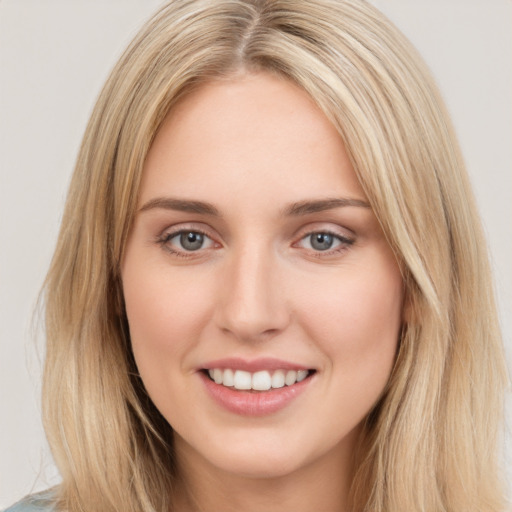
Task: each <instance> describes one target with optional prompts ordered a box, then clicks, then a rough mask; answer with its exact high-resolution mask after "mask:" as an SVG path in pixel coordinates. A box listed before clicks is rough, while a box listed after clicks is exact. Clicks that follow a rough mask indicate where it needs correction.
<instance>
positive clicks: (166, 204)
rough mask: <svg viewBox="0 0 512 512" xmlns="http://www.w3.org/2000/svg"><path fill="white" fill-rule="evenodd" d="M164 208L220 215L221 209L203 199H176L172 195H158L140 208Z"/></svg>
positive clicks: (142, 209)
mask: <svg viewBox="0 0 512 512" xmlns="http://www.w3.org/2000/svg"><path fill="white" fill-rule="evenodd" d="M153 208H162V209H164V210H177V211H180V212H189V213H200V214H203V215H214V216H216V217H220V213H219V210H217V208H215V206H213V204H210V203H205V202H203V201H191V200H188V199H175V198H172V197H156V198H155V199H151V200H149V201H148V202H147V203H144V205H143V206H142V207H141V208H140V209H139V212H145V211H147V210H152V209H153Z"/></svg>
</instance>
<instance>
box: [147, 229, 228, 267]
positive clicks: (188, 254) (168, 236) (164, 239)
mask: <svg viewBox="0 0 512 512" xmlns="http://www.w3.org/2000/svg"><path fill="white" fill-rule="evenodd" d="M183 233H199V234H201V235H203V236H204V237H205V238H208V239H209V240H210V241H211V242H212V246H210V247H205V248H201V249H198V250H196V251H187V250H186V249H179V248H174V247H171V245H170V244H169V242H170V240H172V239H173V238H175V237H177V236H178V235H181V234H183ZM216 238H217V237H215V236H214V235H213V234H212V233H211V230H209V229H205V228H204V227H202V226H198V225H197V224H195V223H189V222H185V223H180V224H176V225H173V226H168V227H166V228H165V229H164V230H162V231H161V232H160V234H159V235H157V237H156V240H155V241H156V243H157V244H159V245H161V246H162V248H163V249H164V250H166V251H168V252H169V253H171V254H172V255H174V256H179V257H183V258H194V257H196V258H197V257H199V256H201V255H202V254H204V252H205V251H208V250H210V249H213V248H216V247H215V246H217V247H220V246H221V245H222V244H221V243H219V242H218V241H217V240H216Z"/></svg>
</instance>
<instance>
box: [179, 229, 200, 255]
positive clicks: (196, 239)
mask: <svg viewBox="0 0 512 512" xmlns="http://www.w3.org/2000/svg"><path fill="white" fill-rule="evenodd" d="M203 239H204V236H203V235H202V234H201V233H194V232H190V233H182V234H181V236H180V243H181V246H182V247H183V248H184V249H186V250H187V251H197V249H200V248H201V246H202V245H203Z"/></svg>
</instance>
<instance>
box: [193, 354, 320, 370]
mask: <svg viewBox="0 0 512 512" xmlns="http://www.w3.org/2000/svg"><path fill="white" fill-rule="evenodd" d="M214 368H219V369H221V370H226V369H228V368H230V369H232V370H244V371H246V372H251V373H254V372H258V371H262V370H267V371H272V370H311V369H312V368H311V367H307V366H304V365H302V364H298V363H293V362H290V361H283V360H282V359H276V358H273V357H260V358H257V359H251V360H248V359H242V358H239V357H227V358H223V359H216V360H214V361H210V362H208V363H206V364H205V365H204V366H202V367H201V369H202V370H213V369H214Z"/></svg>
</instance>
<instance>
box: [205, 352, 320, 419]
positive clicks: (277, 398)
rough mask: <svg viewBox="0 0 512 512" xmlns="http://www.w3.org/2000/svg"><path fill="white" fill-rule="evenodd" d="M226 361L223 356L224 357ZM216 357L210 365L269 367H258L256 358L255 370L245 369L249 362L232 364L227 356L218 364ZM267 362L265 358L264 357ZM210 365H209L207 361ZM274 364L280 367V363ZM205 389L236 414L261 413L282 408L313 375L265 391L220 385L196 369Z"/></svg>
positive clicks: (311, 379) (308, 382)
mask: <svg viewBox="0 0 512 512" xmlns="http://www.w3.org/2000/svg"><path fill="white" fill-rule="evenodd" d="M226 361H227V360H226ZM219 363H220V361H216V362H215V366H211V367H210V368H224V367H225V368H235V369H244V370H245V371H258V370H261V369H265V370H270V369H271V368H269V366H268V365H267V366H264V367H262V366H261V364H262V361H261V360H260V361H259V362H258V364H257V366H256V367H255V368H256V369H255V370H252V369H251V370H249V369H247V368H253V367H254V366H251V364H247V365H245V366H243V367H242V366H241V365H236V364H233V360H229V364H226V365H225V366H224V365H219ZM267 363H268V361H267ZM208 366H210V365H208ZM277 368H281V369H284V367H283V365H282V363H280V365H279V366H278V367H277ZM289 369H305V368H303V367H298V366H296V365H290V367H289ZM198 375H199V377H200V378H201V380H202V382H203V384H204V386H205V388H206V391H207V393H208V394H209V395H210V397H211V398H213V400H214V401H215V402H216V403H217V404H218V405H220V406H221V407H223V408H224V409H226V410H228V411H230V412H232V413H235V414H238V415H240V416H253V417H254V416H265V415H268V414H272V413H275V412H278V411H280V410H281V409H284V408H285V407H286V406H287V405H289V404H290V403H291V402H292V401H293V400H294V399H295V398H297V397H298V396H299V395H300V394H301V393H302V392H303V391H305V390H306V389H307V388H308V386H309V385H310V384H311V383H312V381H313V380H314V377H315V375H312V376H308V378H306V379H304V380H303V381H301V382H296V383H295V384H292V385H291V386H284V387H282V388H277V389H270V390H268V391H238V390H235V389H234V388H230V387H226V386H223V385H222V384H216V383H215V382H214V381H212V380H211V379H210V378H209V377H208V376H207V375H206V373H205V372H204V371H199V372H198Z"/></svg>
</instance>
